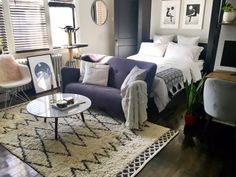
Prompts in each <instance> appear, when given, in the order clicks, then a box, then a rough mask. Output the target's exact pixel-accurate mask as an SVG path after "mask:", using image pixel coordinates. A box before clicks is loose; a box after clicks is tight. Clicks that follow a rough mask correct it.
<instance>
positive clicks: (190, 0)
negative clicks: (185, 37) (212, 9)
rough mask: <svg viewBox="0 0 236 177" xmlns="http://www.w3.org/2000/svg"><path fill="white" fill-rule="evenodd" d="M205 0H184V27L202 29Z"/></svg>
mask: <svg viewBox="0 0 236 177" xmlns="http://www.w3.org/2000/svg"><path fill="white" fill-rule="evenodd" d="M204 8H205V0H184V14H183V24H182V28H183V29H202V23H203V14H204Z"/></svg>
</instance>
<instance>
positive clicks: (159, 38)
mask: <svg viewBox="0 0 236 177" xmlns="http://www.w3.org/2000/svg"><path fill="white" fill-rule="evenodd" d="M174 37H175V35H172V34H171V35H156V34H155V35H153V42H154V43H157V44H168V42H172V41H173V40H174Z"/></svg>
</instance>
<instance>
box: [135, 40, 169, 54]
mask: <svg viewBox="0 0 236 177" xmlns="http://www.w3.org/2000/svg"><path fill="white" fill-rule="evenodd" d="M166 47H167V45H166V44H157V43H153V42H142V43H141V46H140V49H139V52H138V55H148V56H154V57H163V55H164V53H165V51H166Z"/></svg>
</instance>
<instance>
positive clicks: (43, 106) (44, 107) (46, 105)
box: [26, 93, 91, 140]
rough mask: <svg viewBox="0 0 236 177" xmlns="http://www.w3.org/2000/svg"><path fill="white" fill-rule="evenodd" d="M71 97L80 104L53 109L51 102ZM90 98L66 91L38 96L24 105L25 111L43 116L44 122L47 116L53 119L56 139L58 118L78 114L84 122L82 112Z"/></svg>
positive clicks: (88, 103) (88, 106) (86, 107)
mask: <svg viewBox="0 0 236 177" xmlns="http://www.w3.org/2000/svg"><path fill="white" fill-rule="evenodd" d="M68 97H72V98H73V99H74V102H75V103H76V102H81V104H78V105H75V106H73V107H71V108H69V109H66V110H64V111H61V110H58V109H55V108H53V107H52V103H53V102H54V103H55V102H56V101H59V100H63V99H65V98H68ZM90 106H91V100H90V99H89V98H88V97H85V96H83V95H77V94H68V93H57V94H53V95H47V96H43V97H40V98H37V99H35V100H33V101H30V102H29V103H28V105H27V106H26V109H27V111H28V112H29V113H30V114H32V115H33V116H36V117H39V118H44V122H46V121H47V118H53V119H55V139H56V140H57V133H58V119H59V118H62V117H68V116H73V115H77V114H80V115H81V118H82V121H83V122H84V121H85V120H84V114H83V112H84V111H85V110H87V109H88V108H90Z"/></svg>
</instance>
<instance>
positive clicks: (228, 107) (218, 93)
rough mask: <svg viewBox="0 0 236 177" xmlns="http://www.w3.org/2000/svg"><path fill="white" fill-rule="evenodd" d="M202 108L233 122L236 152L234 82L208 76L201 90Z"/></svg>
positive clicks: (218, 118)
mask: <svg viewBox="0 0 236 177" xmlns="http://www.w3.org/2000/svg"><path fill="white" fill-rule="evenodd" d="M203 99H204V109H205V111H206V113H207V114H208V115H209V116H210V117H211V118H210V119H209V121H211V120H212V118H215V119H217V120H220V121H223V122H226V123H233V124H235V153H236V106H235V105H236V104H235V101H236V83H234V82H231V81H226V80H219V79H214V78H208V79H207V80H206V82H205V85H204V91H203Z"/></svg>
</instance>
